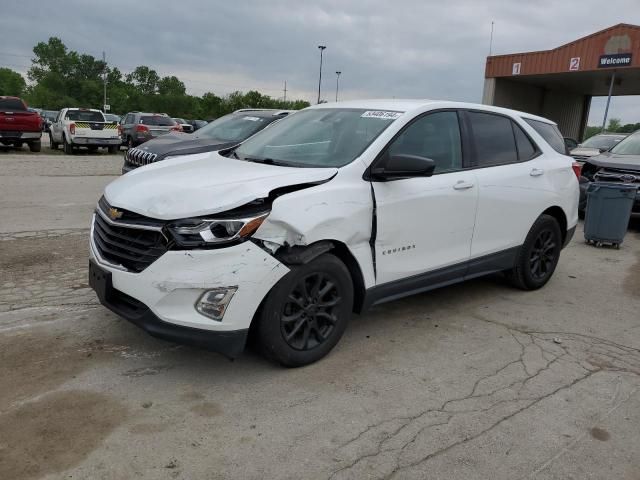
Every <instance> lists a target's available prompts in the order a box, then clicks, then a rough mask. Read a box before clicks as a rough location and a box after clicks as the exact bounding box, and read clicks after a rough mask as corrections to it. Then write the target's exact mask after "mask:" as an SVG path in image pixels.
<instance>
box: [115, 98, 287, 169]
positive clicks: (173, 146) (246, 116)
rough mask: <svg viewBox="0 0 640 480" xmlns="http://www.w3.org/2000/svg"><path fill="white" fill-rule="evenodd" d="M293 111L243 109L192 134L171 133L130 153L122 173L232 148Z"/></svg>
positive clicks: (125, 159)
mask: <svg viewBox="0 0 640 480" xmlns="http://www.w3.org/2000/svg"><path fill="white" fill-rule="evenodd" d="M291 112H292V110H270V109H260V110H250V109H242V110H238V111H236V112H234V113H231V114H229V115H225V116H224V117H221V118H219V119H218V120H216V121H214V122H212V123H209V124H208V125H207V126H206V127H203V128H201V129H200V130H198V131H197V132H195V133H194V134H192V135H185V134H183V133H172V134H170V135H163V136H162V137H160V138H156V139H155V140H151V141H149V142H147V143H145V144H144V145H143V146H141V147H138V148H131V149H129V150H127V153H126V154H125V157H124V165H123V166H122V173H127V172H128V171H130V170H133V169H134V168H137V167H140V166H143V165H148V164H150V163H155V162H159V161H160V160H164V159H166V158H170V157H176V156H178V155H192V154H194V153H203V152H212V151H215V150H220V149H222V148H227V147H231V146H234V145H237V144H238V143H240V142H242V141H243V140H245V139H246V138H248V137H250V136H251V135H253V134H254V133H256V132H257V131H259V130H262V129H263V128H265V127H267V126H268V125H270V124H271V123H272V122H275V121H277V120H280V119H281V118H284V117H285V116H287V115H289V113H291Z"/></svg>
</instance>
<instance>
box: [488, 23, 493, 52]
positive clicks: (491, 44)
mask: <svg viewBox="0 0 640 480" xmlns="http://www.w3.org/2000/svg"><path fill="white" fill-rule="evenodd" d="M492 53H493V20H492V21H491V39H490V40H489V56H491V54H492Z"/></svg>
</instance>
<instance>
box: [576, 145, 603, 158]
mask: <svg viewBox="0 0 640 480" xmlns="http://www.w3.org/2000/svg"><path fill="white" fill-rule="evenodd" d="M570 155H571V156H572V157H595V156H596V155H600V150H598V149H597V148H589V147H576V148H574V149H573V150H571V152H570Z"/></svg>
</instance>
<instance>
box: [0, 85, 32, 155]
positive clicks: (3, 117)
mask: <svg viewBox="0 0 640 480" xmlns="http://www.w3.org/2000/svg"><path fill="white" fill-rule="evenodd" d="M41 137H42V117H40V114H39V113H38V112H31V111H29V110H28V108H27V104H26V103H24V101H23V100H21V99H20V98H18V97H7V96H0V144H2V145H6V146H13V147H16V148H20V147H22V145H23V144H25V143H26V144H27V145H28V146H29V150H30V151H32V152H39V151H40V149H41V144H40V139H41Z"/></svg>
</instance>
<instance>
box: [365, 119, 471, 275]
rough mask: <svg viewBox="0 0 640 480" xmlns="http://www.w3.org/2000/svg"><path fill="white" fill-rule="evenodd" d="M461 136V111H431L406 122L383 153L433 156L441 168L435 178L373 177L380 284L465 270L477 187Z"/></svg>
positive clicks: (376, 251)
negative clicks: (448, 269)
mask: <svg viewBox="0 0 640 480" xmlns="http://www.w3.org/2000/svg"><path fill="white" fill-rule="evenodd" d="M462 138H463V136H462V134H461V128H460V123H459V116H458V112H457V111H455V110H446V111H437V112H429V113H427V114H425V115H423V116H421V117H419V118H417V119H416V120H414V121H413V122H412V123H410V124H409V125H408V126H407V127H405V129H404V130H403V131H402V132H400V134H399V135H398V136H396V138H395V139H394V140H393V141H392V142H391V143H390V144H389V146H388V147H387V149H386V151H385V152H383V154H382V155H381V159H384V158H385V157H384V156H385V155H393V154H411V155H420V156H423V157H427V158H431V159H432V160H434V161H435V163H436V169H435V171H434V174H433V175H432V176H431V177H420V178H407V179H400V180H395V181H386V182H375V181H374V182H372V185H373V189H374V192H375V200H376V212H377V213H376V222H377V225H376V230H377V232H376V241H375V254H376V268H377V283H379V284H380V283H387V282H391V281H394V280H401V279H405V280H408V279H410V277H413V276H415V275H420V274H423V273H426V272H433V271H434V270H438V269H440V268H443V267H448V266H452V265H455V264H458V267H459V269H458V271H457V272H456V274H455V276H457V277H461V276H462V275H463V274H464V271H465V269H466V265H465V262H466V261H467V260H468V259H469V255H470V251H471V237H472V234H473V227H474V220H475V215H476V205H477V201H478V187H477V181H476V179H475V173H474V171H469V170H465V168H464V167H465V149H464V148H463V142H462ZM449 273H451V272H447V275H448V274H449ZM434 275H438V274H437V273H435V274H434ZM432 280H433V283H440V280H441V279H440V280H439V279H438V278H435V277H434V278H433V279H432Z"/></svg>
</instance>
